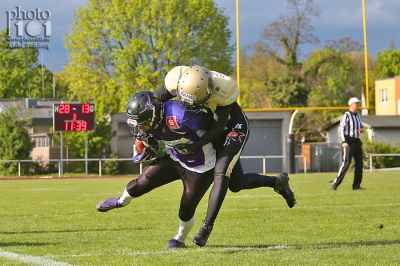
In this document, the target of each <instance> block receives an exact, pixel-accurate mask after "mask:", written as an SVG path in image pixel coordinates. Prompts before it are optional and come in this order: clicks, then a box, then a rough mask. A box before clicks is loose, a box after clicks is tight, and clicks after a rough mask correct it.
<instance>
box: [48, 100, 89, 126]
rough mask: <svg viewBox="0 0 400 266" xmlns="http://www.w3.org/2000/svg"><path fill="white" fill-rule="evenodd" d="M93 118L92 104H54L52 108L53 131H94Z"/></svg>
mask: <svg viewBox="0 0 400 266" xmlns="http://www.w3.org/2000/svg"><path fill="white" fill-rule="evenodd" d="M94 125H95V116H94V104H92V103H83V104H80V103H79V104H75V103H55V104H54V106H53V130H54V131H55V132H57V131H89V130H94Z"/></svg>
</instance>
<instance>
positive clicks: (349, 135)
mask: <svg viewBox="0 0 400 266" xmlns="http://www.w3.org/2000/svg"><path fill="white" fill-rule="evenodd" d="M349 106H350V108H349V111H347V112H345V113H344V114H343V116H342V119H341V120H340V138H341V139H342V147H343V162H342V164H341V166H340V168H339V172H338V174H337V177H336V179H335V180H334V181H333V184H332V190H336V189H337V187H338V186H339V185H340V183H342V181H343V178H344V176H345V175H346V172H347V169H349V166H350V163H351V158H352V157H354V181H353V190H365V188H362V187H360V184H361V181H362V175H363V150H362V142H361V140H360V135H361V134H362V133H363V132H364V130H363V127H362V123H361V117H360V115H359V114H358V113H357V110H358V109H359V108H360V100H359V99H357V98H356V97H353V98H351V99H350V100H349Z"/></svg>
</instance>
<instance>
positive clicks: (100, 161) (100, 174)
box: [99, 158, 101, 176]
mask: <svg viewBox="0 0 400 266" xmlns="http://www.w3.org/2000/svg"><path fill="white" fill-rule="evenodd" d="M99 176H101V158H99Z"/></svg>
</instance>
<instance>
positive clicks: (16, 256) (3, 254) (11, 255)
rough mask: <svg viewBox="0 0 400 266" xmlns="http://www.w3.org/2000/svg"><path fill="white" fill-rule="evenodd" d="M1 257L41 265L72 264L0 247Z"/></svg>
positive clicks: (61, 265)
mask: <svg viewBox="0 0 400 266" xmlns="http://www.w3.org/2000/svg"><path fill="white" fill-rule="evenodd" d="M0 258H5V259H8V260H17V261H20V262H24V263H31V264H36V265H41V266H72V265H71V264H68V263H65V262H57V261H54V260H50V259H45V258H43V257H39V256H31V255H26V254H17V253H12V252H7V251H4V250H2V249H1V248H0Z"/></svg>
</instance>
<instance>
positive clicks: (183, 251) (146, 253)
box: [47, 245, 298, 258]
mask: <svg viewBox="0 0 400 266" xmlns="http://www.w3.org/2000/svg"><path fill="white" fill-rule="evenodd" d="M210 248H214V249H217V251H216V252H219V251H223V252H224V251H250V250H251V251H264V250H277V249H294V248H298V247H296V246H289V245H276V246H266V247H234V246H233V247H222V248H219V247H213V246H210ZM194 252H195V253H198V252H200V253H201V252H210V249H208V248H198V247H194V248H193V249H191V248H189V249H168V250H159V251H134V252H125V251H124V252H116V253H113V254H112V253H107V254H103V253H85V254H80V255H77V254H71V255H48V256H47V257H50V258H69V257H101V256H107V257H111V256H121V255H125V256H153V255H162V254H171V253H179V254H191V253H194Z"/></svg>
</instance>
